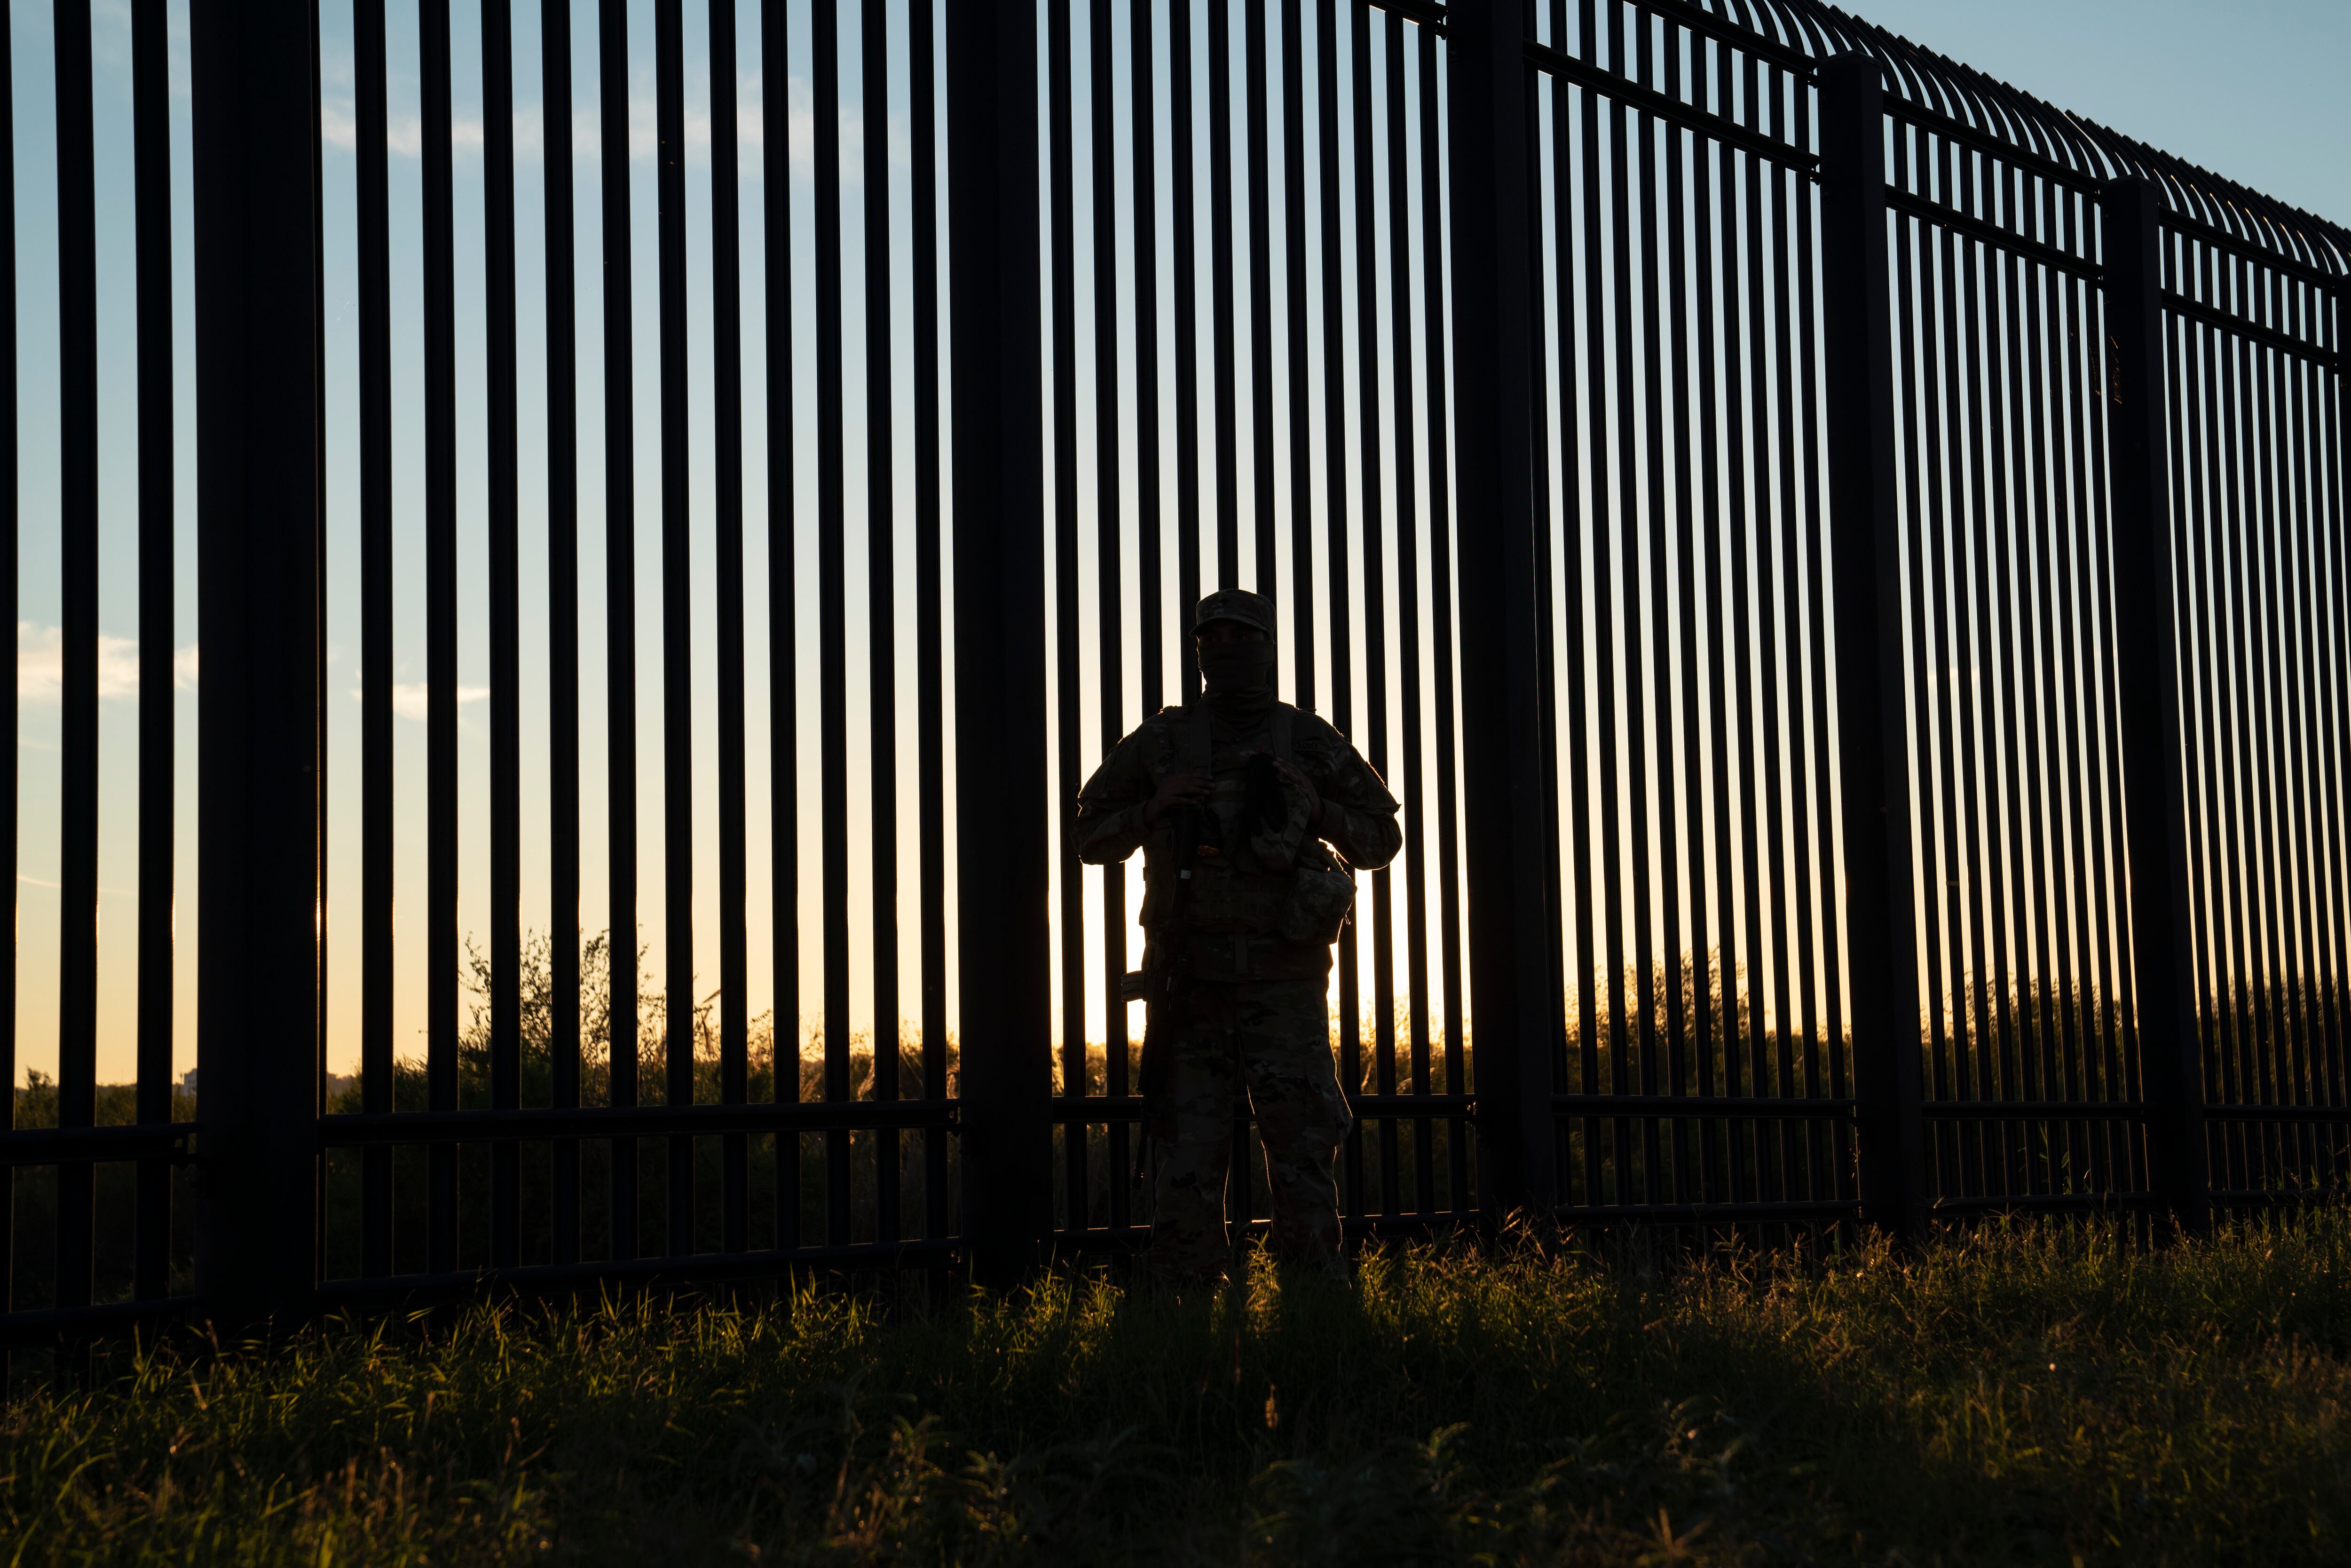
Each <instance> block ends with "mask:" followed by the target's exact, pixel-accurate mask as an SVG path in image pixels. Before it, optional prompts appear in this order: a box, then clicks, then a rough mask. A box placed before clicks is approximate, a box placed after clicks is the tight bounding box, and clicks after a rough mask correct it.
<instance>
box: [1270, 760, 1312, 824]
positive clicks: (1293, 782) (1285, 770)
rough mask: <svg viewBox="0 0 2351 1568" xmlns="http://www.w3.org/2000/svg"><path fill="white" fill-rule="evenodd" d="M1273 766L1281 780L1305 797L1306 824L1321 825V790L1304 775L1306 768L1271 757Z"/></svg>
mask: <svg viewBox="0 0 2351 1568" xmlns="http://www.w3.org/2000/svg"><path fill="white" fill-rule="evenodd" d="M1273 766H1274V768H1275V770H1276V771H1277V772H1279V773H1280V775H1281V777H1282V780H1283V782H1285V783H1287V784H1288V785H1289V786H1290V788H1291V789H1295V790H1297V791H1298V792H1299V793H1300V794H1301V795H1303V796H1305V797H1306V825H1307V826H1308V827H1310V828H1317V827H1321V826H1322V791H1321V790H1320V789H1316V788H1314V780H1313V779H1309V778H1308V777H1306V770H1305V769H1304V768H1300V767H1299V766H1298V765H1297V764H1296V763H1294V762H1285V761H1283V760H1282V759H1281V758H1279V757H1277V758H1274V759H1273Z"/></svg>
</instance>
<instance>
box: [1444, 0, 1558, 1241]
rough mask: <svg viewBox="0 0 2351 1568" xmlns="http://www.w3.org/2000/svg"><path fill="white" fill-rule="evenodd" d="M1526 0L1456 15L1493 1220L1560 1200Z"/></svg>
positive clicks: (1475, 843)
mask: <svg viewBox="0 0 2351 1568" xmlns="http://www.w3.org/2000/svg"><path fill="white" fill-rule="evenodd" d="M1522 11H1523V7H1522V5H1520V0H1457V3H1456V4H1455V5H1453V6H1452V7H1451V8H1450V10H1449V11H1448V12H1447V18H1446V52H1447V124H1448V129H1449V131H1450V140H1451V149H1450V152H1449V155H1448V164H1449V172H1450V175H1451V184H1452V202H1453V212H1452V228H1453V326H1454V340H1453V343H1454V348H1453V395H1454V418H1453V431H1454V436H1453V439H1454V447H1455V466H1454V470H1453V472H1454V497H1455V505H1456V507H1457V511H1456V517H1458V523H1457V527H1456V534H1455V549H1456V551H1457V553H1458V561H1459V567H1458V570H1459V572H1460V592H1461V602H1462V604H1463V605H1464V606H1465V607H1466V608H1467V609H1468V613H1466V614H1464V615H1463V616H1462V617H1461V758H1462V806H1463V819H1464V821H1463V847H1464V852H1465V853H1464V860H1465V863H1466V866H1467V869H1468V878H1469V991H1470V998H1471V1001H1472V1007H1473V1012H1474V1017H1475V1020H1476V1021H1475V1025H1474V1027H1473V1029H1472V1030H1471V1032H1470V1040H1471V1061H1472V1066H1473V1071H1475V1073H1476V1075H1477V1089H1478V1186H1479V1207H1481V1208H1482V1209H1483V1210H1484V1211H1485V1213H1486V1215H1487V1217H1488V1218H1489V1220H1490V1219H1496V1218H1501V1217H1502V1216H1504V1215H1507V1214H1510V1213H1512V1212H1514V1211H1515V1212H1521V1213H1525V1214H1528V1215H1530V1216H1537V1217H1541V1218H1549V1217H1550V1215H1551V1213H1552V1208H1553V1207H1554V1206H1555V1205H1556V1204H1557V1202H1558V1186H1557V1168H1556V1166H1557V1159H1556V1144H1557V1137H1556V1132H1555V1128H1556V1125H1557V1122H1556V1117H1555V1114H1554V1107H1553V1103H1552V1095H1553V1093H1554V1092H1556V1088H1557V1084H1556V1080H1555V1070H1554V1066H1553V1063H1552V1045H1553V1042H1554V1040H1556V1039H1557V1038H1558V1035H1559V1030H1560V1018H1561V1010H1562V1009H1561V999H1560V996H1559V992H1558V988H1557V976H1558V972H1559V965H1558V960H1557V957H1556V956H1555V955H1553V954H1552V953H1551V952H1549V950H1548V949H1549V946H1550V941H1551V928H1552V926H1551V902H1552V897H1553V886H1552V884H1553V883H1554V882H1555V880H1556V877H1557V867H1556V866H1547V865H1545V864H1544V863H1543V862H1544V857H1543V856H1541V855H1540V854H1536V853H1531V852H1530V851H1529V845H1530V844H1531V843H1533V844H1538V845H1539V844H1541V843H1542V842H1544V841H1545V840H1544V835H1542V834H1541V833H1540V832H1537V831H1535V830H1536V828H1537V827H1538V825H1539V824H1540V823H1541V821H1542V820H1543V788H1542V771H1541V760H1540V759H1541V747H1543V746H1544V745H1548V744H1550V742H1549V739H1548V737H1544V738H1541V739H1537V738H1534V737H1539V736H1541V706H1540V703H1539V701H1538V697H1539V685H1538V680H1539V671H1540V665H1541V661H1542V660H1543V659H1545V658H1547V657H1548V656H1549V650H1548V649H1546V648H1544V647H1542V646H1541V643H1540V641H1539V639H1538V637H1537V632H1536V628H1537V626H1538V621H1537V618H1536V603H1535V594H1536V593H1537V592H1538V591H1541V587H1542V584H1543V579H1542V575H1541V573H1540V572H1538V571H1537V570H1535V560H1536V557H1535V549H1534V526H1535V521H1534V505H1535V497H1534V491H1533V452H1534V448H1533V440H1534V431H1533V410H1532V404H1531V387H1530V377H1531V373H1532V361H1531V355H1530V345H1531V344H1532V343H1534V342H1535V341H1537V338H1538V334H1537V329H1536V327H1535V324H1534V322H1533V320H1532V319H1531V317H1532V305H1533V293H1532V278H1531V267H1530V258H1529V250H1528V246H1529V244H1530V237H1529V235H1530V231H1529V227H1528V222H1529V220H1528V204H1529V196H1530V193H1531V181H1530V174H1529V169H1528V163H1527V114H1528V99H1529V98H1530V97H1531V91H1530V84H1529V80H1528V76H1529V68H1528V65H1527V61H1526V53H1525V42H1526V37H1525V25H1524V21H1523V18H1522Z"/></svg>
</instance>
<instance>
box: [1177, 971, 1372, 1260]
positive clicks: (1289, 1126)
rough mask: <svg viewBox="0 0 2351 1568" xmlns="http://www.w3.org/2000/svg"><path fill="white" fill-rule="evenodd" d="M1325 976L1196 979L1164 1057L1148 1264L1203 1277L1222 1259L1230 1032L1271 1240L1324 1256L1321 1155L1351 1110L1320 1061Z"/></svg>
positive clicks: (1329, 1150) (1330, 1200) (1328, 1210)
mask: <svg viewBox="0 0 2351 1568" xmlns="http://www.w3.org/2000/svg"><path fill="white" fill-rule="evenodd" d="M1329 1019H1330V1014H1329V1009H1328V1006H1327V1000H1326V984H1325V982H1324V981H1322V980H1320V979H1314V980H1264V981H1257V982H1253V983H1244V984H1240V985H1216V984H1208V983H1202V984H1198V985H1196V986H1195V987H1194V988H1193V992H1192V1000H1191V1007H1190V1009H1189V1010H1188V1013H1187V1016H1186V1019H1184V1021H1183V1023H1182V1026H1181V1027H1180V1029H1179V1030H1178V1031H1177V1033H1176V1035H1175V1041H1174V1046H1173V1049H1172V1050H1171V1051H1170V1055H1169V1070H1170V1071H1171V1073H1172V1075H1173V1078H1172V1083H1171V1091H1172V1092H1171V1095H1170V1101H1171V1104H1172V1106H1173V1110H1174V1119H1175V1142H1174V1144H1173V1145H1170V1146H1167V1147H1165V1148H1163V1149H1162V1150H1161V1151H1160V1159H1159V1180H1158V1184H1157V1192H1156V1200H1157V1214H1156V1218H1155V1223H1154V1225H1153V1228H1152V1239H1151V1252H1152V1259H1153V1266H1154V1268H1155V1269H1156V1270H1160V1271H1162V1272H1165V1273H1170V1274H1190V1275H1196V1276H1204V1277H1205V1276H1209V1275H1213V1274H1215V1273H1217V1272H1218V1271H1220V1270H1222V1269H1223V1268H1224V1267H1225V1264H1226V1260H1228V1258H1229V1256H1230V1253H1229V1251H1228V1248H1229V1245H1230V1243H1229V1240H1228V1231H1227V1230H1226V1228H1225V1186H1226V1176H1227V1173H1228V1167H1229V1165H1230V1160H1231V1154H1232V1126H1233V1111H1234V1099H1233V1092H1234V1084H1233V1064H1234V1060H1233V1059H1234V1054H1235V1039H1234V1036H1235V1032H1236V1031H1238V1036H1239V1040H1238V1045H1239V1054H1240V1056H1241V1058H1242V1061H1243V1063H1244V1069H1243V1070H1244V1071H1245V1072H1246V1073H1247V1074H1248V1079H1249V1100H1250V1103H1251V1105H1252V1106H1253V1107H1254V1109H1255V1110H1256V1112H1257V1116H1258V1135H1259V1141H1260V1142H1261V1143H1262V1144H1263V1145H1264V1147H1265V1157H1266V1176H1267V1184H1268V1186H1269V1187H1270V1191H1271V1196H1272V1209H1273V1231H1274V1236H1273V1240H1274V1249H1275V1250H1276V1252H1277V1253H1279V1254H1280V1255H1281V1256H1283V1257H1286V1258H1296V1259H1301V1260H1313V1261H1317V1262H1322V1263H1329V1264H1335V1263H1336V1261H1337V1260H1338V1257H1339V1205H1338V1189H1337V1187H1336V1186H1335V1185H1334V1184H1333V1183H1332V1174H1331V1166H1332V1156H1333V1155H1335V1153H1336V1152H1337V1149H1338V1145H1339V1141H1340V1140H1341V1139H1342V1138H1343V1137H1345V1136H1346V1134H1347V1129H1348V1127H1349V1126H1350V1125H1351V1124H1352V1119H1351V1118H1350V1117H1349V1115H1348V1113H1347V1103H1346V1099H1345V1097H1344V1096H1343V1095H1342V1094H1341V1093H1340V1092H1339V1080H1338V1074H1337V1073H1336V1071H1334V1070H1333V1068H1332V1060H1331V1039H1330V1022H1329Z"/></svg>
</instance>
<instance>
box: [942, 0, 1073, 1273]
mask: <svg viewBox="0 0 2351 1568" xmlns="http://www.w3.org/2000/svg"><path fill="white" fill-rule="evenodd" d="M946 41H947V141H948V145H949V146H951V147H953V148H954V149H955V156H954V158H953V159H952V160H951V161H950V162H949V167H948V174H947V213H948V228H947V278H948V288H949V298H950V299H951V301H952V308H953V317H954V319H953V326H952V332H953V337H952V340H951V343H952V350H953V356H954V358H953V362H954V364H955V366H956V374H955V386H954V392H953V397H954V416H955V432H954V441H955V445H954V465H955V468H954V471H955V568H954V570H955V725H956V756H957V758H959V764H958V766H957V768H956V823H957V831H956V881H957V888H956V897H957V900H958V902H959V906H960V911H959V925H960V933H959V944H958V959H959V962H960V964H961V968H962V992H963V994H962V1006H961V1008H960V1009H959V1011H960V1018H959V1024H960V1032H959V1047H960V1061H959V1063H958V1078H959V1081H960V1082H959V1085H958V1087H959V1091H960V1094H961V1098H962V1107H961V1114H962V1123H963V1226H962V1232H963V1244H964V1254H965V1257H966V1259H967V1261H968V1263H969V1264H970V1267H971V1270H972V1275H973V1277H974V1278H975V1279H976V1280H977V1281H980V1282H981V1283H984V1284H989V1285H998V1286H1001V1285H1008V1284H1011V1283H1015V1282H1017V1281H1019V1279H1020V1277H1021V1276H1022V1275H1023V1274H1025V1273H1026V1272H1027V1271H1028V1270H1029V1269H1030V1268H1031V1267H1033V1266H1034V1265H1035V1263H1036V1261H1037V1260H1038V1256H1039V1248H1040V1242H1041V1240H1042V1239H1043V1238H1044V1236H1045V1233H1046V1232H1047V1230H1048V1229H1049V1228H1050V1226H1051V1223H1052V1212H1053V1210H1052V1192H1053V1188H1052V1182H1053V1172H1052V1153H1051V1151H1052V1124H1051V1122H1050V1119H1049V1113H1050V1095H1051V1092H1052V1069H1051V1052H1052V1015H1051V1010H1050V967H1049V959H1048V952H1049V947H1048V940H1049V931H1048V928H1047V922H1046V871H1047V856H1048V854H1049V848H1048V845H1047V842H1046V831H1045V821H1046V817H1045V791H1046V789H1047V779H1046V775H1045V720H1046V716H1045V634H1044V633H1045V557H1044V528H1045V517H1044V507H1045V492H1044V450H1045V438H1044V407H1043V392H1044V386H1043V381H1042V379H1041V378H1042V376H1043V365H1042V362H1041V359H1040V350H1039V347H1038V334H1039V332H1040V329H1041V320H1042V317H1041V310H1042V304H1041V298H1040V297H1041V295H1042V293H1043V278H1042V276H1041V273H1040V267H1039V264H1038V254H1037V251H1038V246H1037V225H1038V190H1037V21H1036V11H1035V7H1034V6H1032V5H1027V4H1016V3H1014V0H960V3H958V4H956V5H950V6H949V7H948V8H947V40H946Z"/></svg>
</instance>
